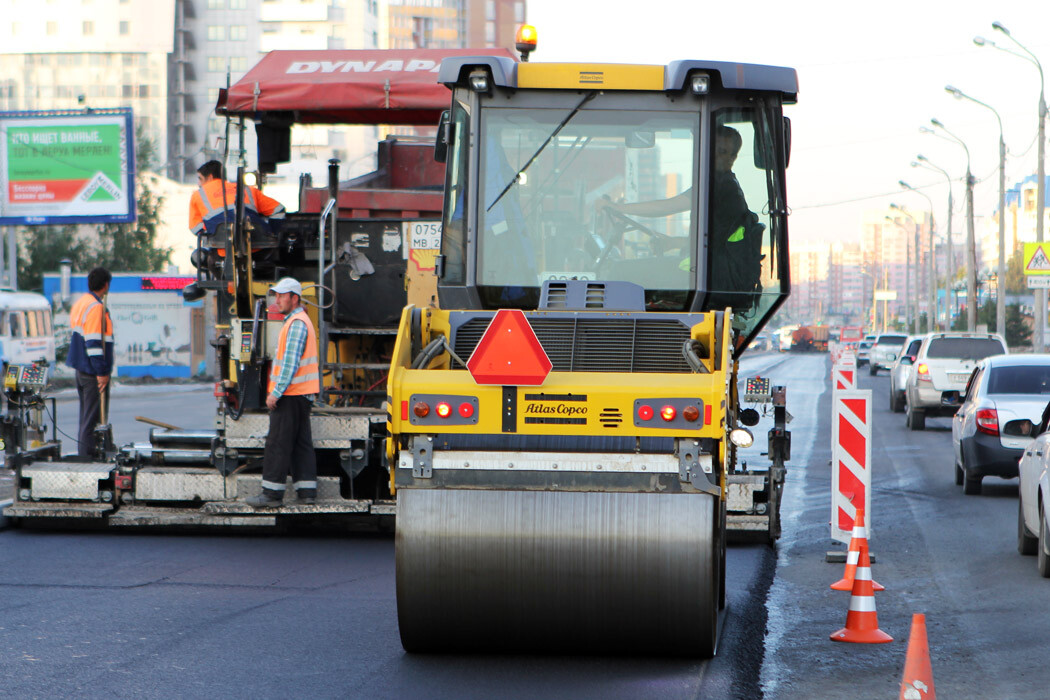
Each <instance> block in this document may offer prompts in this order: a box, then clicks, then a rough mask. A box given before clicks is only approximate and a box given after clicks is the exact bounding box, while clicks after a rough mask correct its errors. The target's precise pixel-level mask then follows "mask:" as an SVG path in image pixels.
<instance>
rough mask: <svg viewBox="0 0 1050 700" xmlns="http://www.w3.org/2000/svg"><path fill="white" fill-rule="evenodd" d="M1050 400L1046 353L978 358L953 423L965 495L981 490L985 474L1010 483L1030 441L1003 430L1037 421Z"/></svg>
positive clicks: (958, 470) (1049, 364)
mask: <svg viewBox="0 0 1050 700" xmlns="http://www.w3.org/2000/svg"><path fill="white" fill-rule="evenodd" d="M1048 401H1050V355H996V356H994V357H989V358H987V359H984V360H981V361H980V362H979V363H978V365H977V367H976V368H975V369H974V371H973V374H972V375H971V376H970V380H969V382H968V383H967V385H966V394H965V397H964V399H963V402H962V405H961V406H960V407H959V410H958V412H957V413H956V414H955V417H954V418H953V419H952V447H953V453H954V455H955V483H956V484H962V487H963V493H965V494H967V495H975V494H979V493H980V492H981V480H982V479H983V478H984V477H986V476H998V477H1002V478H1004V479H1012V478H1014V477H1016V476H1017V461H1018V460H1019V459H1020V458H1021V455H1022V454H1023V453H1024V450H1025V448H1026V447H1027V446H1028V444H1029V443H1031V442H1032V439H1033V437H1034V436H1033V435H1032V434H1031V430H1030V428H1031V427H1032V426H1028V428H1029V430H1028V431H1027V432H1024V431H1018V430H1015V429H1011V430H1006V429H1005V426H1006V425H1007V424H1010V423H1011V422H1013V423H1014V425H1012V426H1011V428H1014V427H1015V425H1016V421H1018V420H1020V419H1025V420H1027V421H1029V422H1030V423H1032V424H1035V423H1037V422H1038V421H1039V420H1040V418H1041V417H1042V414H1043V409H1045V408H1046V405H1047V402H1048Z"/></svg>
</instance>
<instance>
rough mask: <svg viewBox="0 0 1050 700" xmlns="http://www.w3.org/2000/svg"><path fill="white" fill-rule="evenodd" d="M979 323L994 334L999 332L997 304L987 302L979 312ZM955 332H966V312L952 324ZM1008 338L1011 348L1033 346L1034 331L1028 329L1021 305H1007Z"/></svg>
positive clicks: (1007, 341) (1006, 336)
mask: <svg viewBox="0 0 1050 700" xmlns="http://www.w3.org/2000/svg"><path fill="white" fill-rule="evenodd" d="M977 323H978V325H979V324H982V323H983V324H986V325H987V326H988V330H989V331H990V332H992V333H997V332H999V331H998V329H997V328H996V327H995V302H994V301H986V302H985V303H984V305H983V306H981V308H979V309H978V310H977ZM952 330H953V331H965V330H966V313H965V311H964V312H962V313H960V314H959V315H958V316H957V317H956V319H955V323H954V324H952ZM1003 337H1005V338H1006V344H1007V345H1008V346H1010V347H1011V348H1018V347H1027V346H1030V345H1031V344H1032V329H1031V328H1029V327H1028V322H1027V321H1026V320H1025V318H1024V316H1023V315H1022V314H1021V306H1020V304H1007V306H1006V332H1005V333H1004V334H1003Z"/></svg>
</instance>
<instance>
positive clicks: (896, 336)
mask: <svg viewBox="0 0 1050 700" xmlns="http://www.w3.org/2000/svg"><path fill="white" fill-rule="evenodd" d="M907 339H908V336H906V335H904V334H903V333H883V334H882V335H880V336H879V337H878V338H877V339H876V340H875V344H874V345H872V346H871V352H869V353H868V365H869V369H868V374H870V375H871V376H873V377H874V376H875V375H876V374H878V373H879V370H880V369H887V370H888V369H890V368H891V367H893V363H894V362H895V361H896V360H897V355H899V354H900V352H901V349H902V348H903V347H904V341H906V340H907Z"/></svg>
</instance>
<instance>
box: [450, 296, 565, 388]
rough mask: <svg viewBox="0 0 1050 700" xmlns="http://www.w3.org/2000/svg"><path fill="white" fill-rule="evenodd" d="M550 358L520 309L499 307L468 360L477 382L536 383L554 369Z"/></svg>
mask: <svg viewBox="0 0 1050 700" xmlns="http://www.w3.org/2000/svg"><path fill="white" fill-rule="evenodd" d="M551 367H552V365H551V361H550V358H549V357H547V353H546V351H544V349H543V346H542V345H540V341H539V338H537V337H536V333H535V332H534V331H533V330H532V326H530V325H529V319H527V318H526V317H525V314H524V313H522V311H521V310H520V309H500V310H499V311H497V312H496V315H495V316H493V317H492V321H491V322H490V323H489V327H488V328H487V329H486V330H485V334H484V335H483V336H481V340H480V341H478V346H477V347H476V348H474V352H473V354H471V356H470V359H469V360H467V369H469V370H470V375H471V376H472V377H474V381H476V382H477V383H478V384H503V385H506V386H519V385H522V386H536V385H539V384H542V383H543V380H544V379H546V378H547V375H548V374H550V371H551Z"/></svg>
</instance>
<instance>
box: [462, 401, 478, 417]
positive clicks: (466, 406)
mask: <svg viewBox="0 0 1050 700" xmlns="http://www.w3.org/2000/svg"><path fill="white" fill-rule="evenodd" d="M459 415H461V416H463V417H464V418H470V417H471V416H473V415H474V404H472V403H469V402H466V401H465V402H463V403H461V404H460V405H459Z"/></svg>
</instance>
